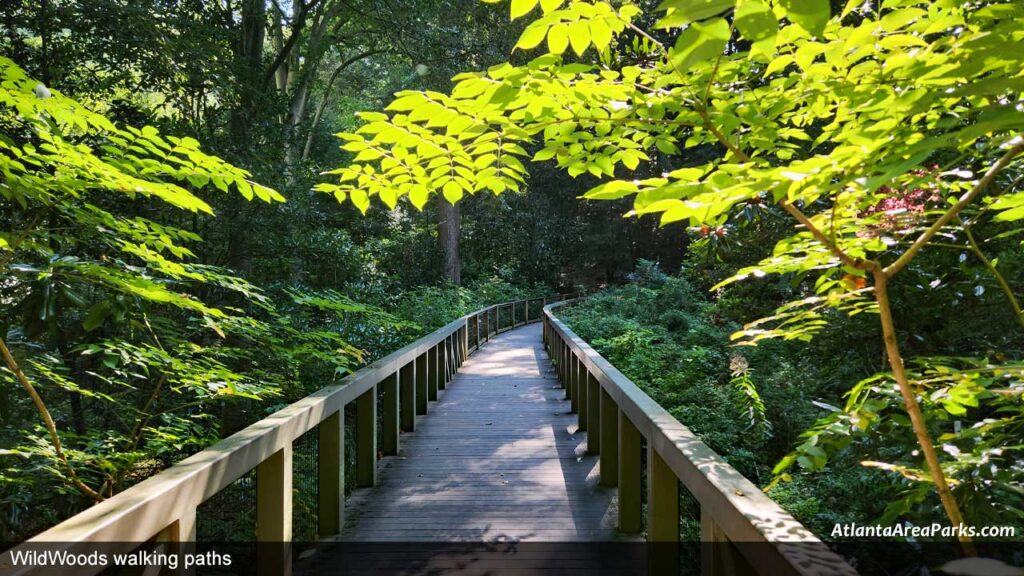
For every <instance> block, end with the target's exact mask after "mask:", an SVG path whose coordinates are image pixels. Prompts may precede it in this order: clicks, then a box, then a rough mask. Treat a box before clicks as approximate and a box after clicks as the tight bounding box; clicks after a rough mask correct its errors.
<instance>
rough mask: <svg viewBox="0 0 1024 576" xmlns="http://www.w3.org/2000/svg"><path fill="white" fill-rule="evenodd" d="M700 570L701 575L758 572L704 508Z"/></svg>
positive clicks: (719, 575) (701, 516) (714, 575)
mask: <svg viewBox="0 0 1024 576" xmlns="http://www.w3.org/2000/svg"><path fill="white" fill-rule="evenodd" d="M700 572H701V576H732V575H734V574H735V575H737V576H747V575H753V574H757V571H756V570H754V569H753V568H752V567H751V566H750V563H749V562H747V559H746V558H744V557H743V556H742V555H741V554H740V553H739V550H737V549H736V546H735V545H734V544H733V543H732V542H729V538H728V537H727V536H726V535H725V532H723V531H722V529H721V528H720V527H719V526H718V523H717V522H715V519H714V517H712V516H711V512H710V511H709V510H706V509H704V508H701V511H700Z"/></svg>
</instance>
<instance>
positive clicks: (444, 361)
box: [437, 336, 452, 390]
mask: <svg viewBox="0 0 1024 576" xmlns="http://www.w3.org/2000/svg"><path fill="white" fill-rule="evenodd" d="M450 344H451V336H445V338H444V340H441V349H440V350H439V351H438V353H439V354H440V355H441V356H440V358H441V359H440V360H439V362H441V374H440V376H438V378H437V389H438V390H444V389H445V386H447V384H448V375H449V374H451V370H452V362H451V358H449V357H448V352H449V351H451V345H450Z"/></svg>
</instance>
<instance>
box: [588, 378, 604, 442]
mask: <svg viewBox="0 0 1024 576" xmlns="http://www.w3.org/2000/svg"><path fill="white" fill-rule="evenodd" d="M600 452H601V383H600V382H598V381H597V377H595V376H594V375H593V374H591V373H590V372H587V454H599V453H600Z"/></svg>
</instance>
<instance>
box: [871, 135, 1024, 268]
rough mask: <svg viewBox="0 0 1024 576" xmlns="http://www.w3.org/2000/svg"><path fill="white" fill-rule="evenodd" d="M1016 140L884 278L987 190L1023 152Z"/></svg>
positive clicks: (1022, 142)
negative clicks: (1000, 173) (997, 176)
mask: <svg viewBox="0 0 1024 576" xmlns="http://www.w3.org/2000/svg"><path fill="white" fill-rule="evenodd" d="M1017 139H1018V140H1019V141H1018V142H1017V143H1016V144H1014V145H1013V146H1011V147H1010V149H1009V150H1007V151H1006V153H1005V154H1003V155H1002V157H1000V158H999V160H998V161H996V163H995V164H993V165H992V166H991V167H990V168H989V169H988V171H987V172H985V175H984V176H982V177H981V180H978V182H977V184H975V185H974V187H973V188H971V189H970V190H968V191H967V192H965V193H964V195H963V196H961V197H960V199H959V200H958V201H957V203H956V204H954V205H953V206H951V207H950V208H949V210H947V211H946V212H945V213H944V214H943V215H942V216H940V217H939V219H938V220H936V221H935V223H934V224H932V225H931V226H930V227H929V228H928V229H927V230H925V231H924V232H922V233H921V235H920V236H919V237H918V238H917V240H915V241H914V243H913V244H912V245H911V246H910V248H907V251H906V252H904V253H903V254H901V255H900V257H899V258H897V259H896V261H895V262H893V263H892V264H890V265H888V266H886V267H885V269H884V270H883V272H884V273H885V276H886V277H889V278H891V277H893V276H894V275H895V274H896V273H898V272H899V271H900V270H902V269H903V268H905V267H906V265H907V264H909V263H910V261H911V260H912V259H913V258H914V256H916V255H917V253H918V252H920V251H921V249H922V248H924V247H925V245H926V244H928V241H929V240H931V239H932V238H933V237H934V236H935V235H936V234H938V233H939V231H940V230H942V228H944V227H945V226H946V225H947V224H949V223H950V221H952V220H953V218H956V217H957V215H959V214H960V212H961V211H962V210H963V209H964V208H966V207H967V205H968V204H970V203H971V202H973V201H974V199H975V198H977V197H978V195H979V194H981V193H982V191H983V190H985V188H987V187H988V186H989V184H991V183H992V181H993V180H995V178H996V175H998V174H999V172H1001V171H1002V170H1003V168H1006V166H1008V165H1009V164H1010V162H1012V161H1013V159H1014V158H1016V157H1017V155H1018V154H1020V153H1021V152H1024V136H1017Z"/></svg>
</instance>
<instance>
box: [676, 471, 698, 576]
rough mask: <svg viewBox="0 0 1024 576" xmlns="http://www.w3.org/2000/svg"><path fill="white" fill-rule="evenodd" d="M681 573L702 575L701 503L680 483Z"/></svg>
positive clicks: (691, 575)
mask: <svg viewBox="0 0 1024 576" xmlns="http://www.w3.org/2000/svg"><path fill="white" fill-rule="evenodd" d="M679 542H680V546H679V573H680V574H681V575H685V576H699V575H700V574H701V564H700V561H701V550H700V546H701V544H700V502H698V501H697V498H696V497H695V496H694V495H693V493H692V492H690V489H689V488H687V487H686V485H685V484H683V483H682V482H680V483H679Z"/></svg>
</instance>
